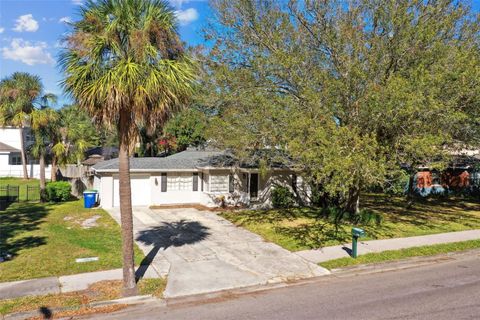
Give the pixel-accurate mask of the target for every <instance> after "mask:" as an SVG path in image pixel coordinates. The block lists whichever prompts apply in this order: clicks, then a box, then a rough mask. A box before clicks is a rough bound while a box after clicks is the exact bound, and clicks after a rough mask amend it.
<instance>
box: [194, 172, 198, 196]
mask: <svg viewBox="0 0 480 320" xmlns="http://www.w3.org/2000/svg"><path fill="white" fill-rule="evenodd" d="M193 191H198V172H194V173H193Z"/></svg>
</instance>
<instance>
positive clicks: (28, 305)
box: [0, 279, 166, 315]
mask: <svg viewBox="0 0 480 320" xmlns="http://www.w3.org/2000/svg"><path fill="white" fill-rule="evenodd" d="M165 285H166V280H165V279H141V280H140V281H139V283H138V291H139V293H140V294H152V295H155V296H157V297H161V296H162V294H163V290H164V289H165ZM121 293H122V281H121V280H115V281H100V282H97V283H95V284H93V285H91V286H90V287H89V288H88V289H87V290H84V291H76V292H70V293H61V294H49V295H43V296H33V297H32V296H30V297H22V298H15V299H7V300H1V301H0V314H2V315H5V314H9V313H14V312H24V311H33V310H38V309H39V308H41V307H47V308H48V309H54V308H88V305H89V304H91V303H93V302H97V301H106V300H114V299H118V298H121V297H122V294H121Z"/></svg>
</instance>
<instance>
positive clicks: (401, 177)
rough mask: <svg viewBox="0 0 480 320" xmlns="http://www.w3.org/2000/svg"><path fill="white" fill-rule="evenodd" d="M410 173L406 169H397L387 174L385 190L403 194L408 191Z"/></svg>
mask: <svg viewBox="0 0 480 320" xmlns="http://www.w3.org/2000/svg"><path fill="white" fill-rule="evenodd" d="M409 180H410V174H409V173H408V172H406V171H405V170H396V171H392V172H390V174H389V175H387V180H386V183H385V185H384V188H383V189H384V191H385V193H387V194H390V195H395V196H401V195H404V194H405V193H406V192H407V191H408V182H409Z"/></svg>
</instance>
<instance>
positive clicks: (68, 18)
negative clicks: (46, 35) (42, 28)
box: [58, 17, 72, 23]
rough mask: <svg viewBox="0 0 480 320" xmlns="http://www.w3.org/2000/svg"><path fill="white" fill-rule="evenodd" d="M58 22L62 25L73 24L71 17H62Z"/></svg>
mask: <svg viewBox="0 0 480 320" xmlns="http://www.w3.org/2000/svg"><path fill="white" fill-rule="evenodd" d="M58 22H61V23H71V22H72V18H70V17H61V18H60V20H58Z"/></svg>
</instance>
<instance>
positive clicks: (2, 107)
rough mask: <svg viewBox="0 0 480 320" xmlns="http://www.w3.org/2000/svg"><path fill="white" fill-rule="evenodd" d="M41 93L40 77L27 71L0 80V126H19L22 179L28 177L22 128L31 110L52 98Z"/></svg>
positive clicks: (25, 124)
mask: <svg viewBox="0 0 480 320" xmlns="http://www.w3.org/2000/svg"><path fill="white" fill-rule="evenodd" d="M42 93H43V86H42V81H41V80H40V77H38V76H35V75H31V74H29V73H25V72H15V73H13V74H12V75H11V76H10V77H7V78H4V79H2V80H1V81H0V126H5V125H12V126H15V127H19V128H20V140H21V150H20V151H21V158H22V166H23V178H24V179H28V172H27V157H26V153H25V137H24V128H25V126H27V125H28V124H29V123H30V120H31V119H30V116H31V113H32V112H33V110H35V108H36V107H38V106H40V105H41V104H42V102H45V101H48V100H51V99H52V98H53V95H51V94H46V95H42Z"/></svg>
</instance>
